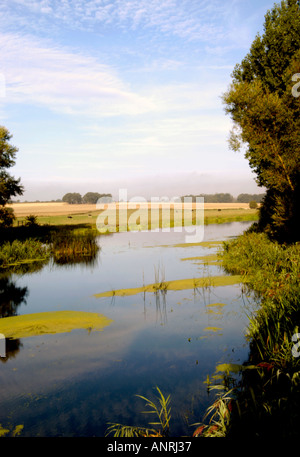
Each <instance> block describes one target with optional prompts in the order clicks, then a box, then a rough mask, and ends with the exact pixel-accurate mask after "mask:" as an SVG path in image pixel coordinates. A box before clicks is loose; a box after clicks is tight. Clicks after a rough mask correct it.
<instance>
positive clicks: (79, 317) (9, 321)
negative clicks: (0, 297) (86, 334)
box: [0, 311, 112, 338]
mask: <svg viewBox="0 0 300 457" xmlns="http://www.w3.org/2000/svg"><path fill="white" fill-rule="evenodd" d="M111 322H112V320H111V319H108V318H107V317H106V316H103V315H102V314H98V313H89V312H84V311H51V312H42V313H33V314H23V315H20V316H11V317H4V318H2V319H0V333H2V334H3V335H4V336H5V337H6V338H26V337H31V336H37V335H43V334H50V333H65V332H71V331H72V330H75V329H86V330H89V331H90V330H97V331H101V330H103V328H104V327H107V326H108V325H110V324H111Z"/></svg>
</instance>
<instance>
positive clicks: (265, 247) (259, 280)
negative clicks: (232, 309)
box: [219, 230, 300, 437]
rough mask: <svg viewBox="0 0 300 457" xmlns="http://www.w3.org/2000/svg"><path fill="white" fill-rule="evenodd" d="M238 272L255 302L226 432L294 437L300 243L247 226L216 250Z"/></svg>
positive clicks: (299, 419)
mask: <svg viewBox="0 0 300 457" xmlns="http://www.w3.org/2000/svg"><path fill="white" fill-rule="evenodd" d="M219 256H220V258H221V259H222V266H223V268H224V269H225V271H226V272H227V273H231V274H240V275H242V276H243V278H244V287H246V288H247V289H248V292H249V293H251V292H253V293H254V296H255V298H256V303H257V305H256V306H255V307H254V306H253V309H250V311H249V326H248V331H247V337H248V340H249V349H250V352H249V357H248V360H247V361H245V363H244V367H247V366H248V365H250V366H251V367H254V368H255V369H252V370H246V369H244V370H242V371H241V380H240V382H239V385H238V386H236V387H235V395H236V398H235V400H234V401H233V402H232V404H231V405H232V411H231V413H230V426H229V427H228V431H227V435H229V436H245V437H254V436H258V437H259V436H261V437H263V436H269V437H271V436H276V437H291V436H296V435H297V433H298V427H299V425H300V412H299V411H298V409H299V408H298V405H299V401H300V382H299V380H300V358H299V357H295V356H294V354H293V352H292V348H293V345H294V341H293V335H294V334H295V333H298V332H299V329H298V326H299V322H300V309H299V302H300V283H299V278H300V261H299V260H300V245H299V244H297V243H296V244H291V245H285V244H279V243H276V242H273V241H270V240H269V239H268V238H267V236H266V235H265V234H263V233H255V231H252V230H250V231H248V232H246V233H244V234H243V235H242V236H240V237H238V238H237V239H236V240H234V241H230V242H229V243H224V246H223V250H222V251H220V253H219Z"/></svg>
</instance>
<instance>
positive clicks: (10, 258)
mask: <svg viewBox="0 0 300 457" xmlns="http://www.w3.org/2000/svg"><path fill="white" fill-rule="evenodd" d="M49 257H50V252H49V249H48V247H47V246H46V245H44V244H43V243H42V242H41V241H38V240H35V239H33V238H29V239H27V240H25V241H19V240H14V241H12V242H10V241H6V242H4V243H2V244H1V246H0V269H4V268H10V267H14V266H17V265H20V264H23V263H30V262H40V261H45V260H48V259H49Z"/></svg>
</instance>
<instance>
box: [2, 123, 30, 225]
mask: <svg viewBox="0 0 300 457" xmlns="http://www.w3.org/2000/svg"><path fill="white" fill-rule="evenodd" d="M11 138H12V135H11V134H10V133H9V131H8V130H7V128H5V127H3V126H0V227H1V226H9V225H11V224H12V222H13V212H12V210H11V209H9V208H5V207H4V206H5V205H6V203H7V202H8V201H9V200H10V199H11V197H15V196H17V195H22V194H23V191H24V188H23V186H22V185H21V184H20V178H19V179H15V178H14V177H13V176H11V175H10V174H9V173H8V172H7V169H8V168H11V167H13V166H14V165H15V158H16V153H17V152H18V149H17V148H16V147H15V146H12V145H11V144H10V143H9V141H10V139H11Z"/></svg>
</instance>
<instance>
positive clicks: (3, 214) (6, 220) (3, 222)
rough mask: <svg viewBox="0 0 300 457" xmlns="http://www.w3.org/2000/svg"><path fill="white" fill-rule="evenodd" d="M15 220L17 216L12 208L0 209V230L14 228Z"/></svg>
mask: <svg viewBox="0 0 300 457" xmlns="http://www.w3.org/2000/svg"><path fill="white" fill-rule="evenodd" d="M14 220H15V215H14V212H13V210H12V209H11V208H0V229H3V228H9V227H12V225H13V223H14Z"/></svg>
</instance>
